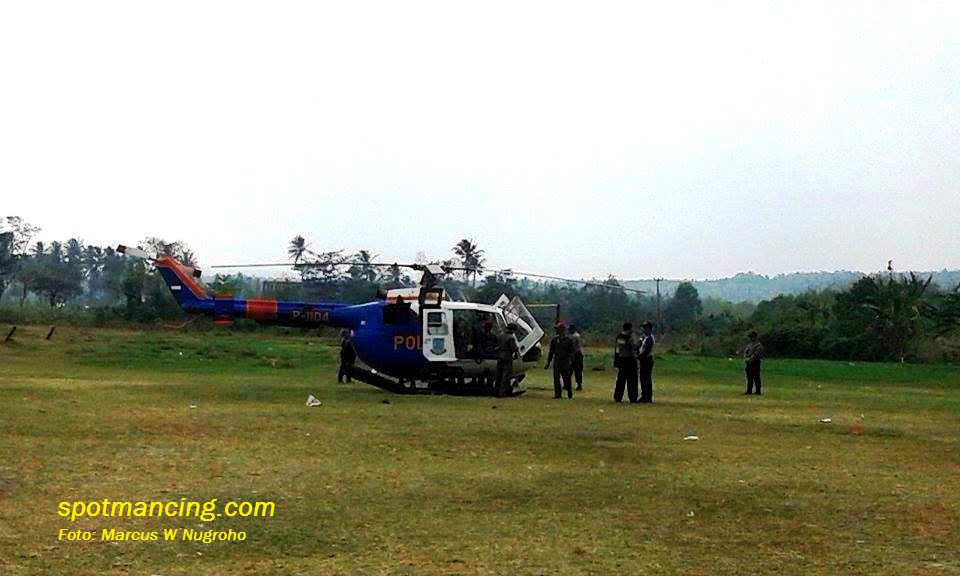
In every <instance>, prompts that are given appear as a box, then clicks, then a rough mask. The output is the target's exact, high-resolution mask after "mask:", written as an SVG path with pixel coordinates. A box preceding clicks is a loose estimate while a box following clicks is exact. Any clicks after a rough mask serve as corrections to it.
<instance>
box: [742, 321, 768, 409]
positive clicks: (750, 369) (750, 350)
mask: <svg viewBox="0 0 960 576" xmlns="http://www.w3.org/2000/svg"><path fill="white" fill-rule="evenodd" d="M748 336H749V338H750V343H749V344H747V347H746V348H744V349H743V363H744V371H745V372H746V373H747V391H746V394H753V388H754V386H756V388H757V396H759V395H760V364H761V363H762V362H763V344H761V343H760V339H759V337H758V336H757V333H756V332H755V331H752V330H751V331H750V334H749V335H748Z"/></svg>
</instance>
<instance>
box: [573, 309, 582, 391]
mask: <svg viewBox="0 0 960 576" xmlns="http://www.w3.org/2000/svg"><path fill="white" fill-rule="evenodd" d="M570 340H572V341H573V379H574V381H575V382H576V383H577V390H583V342H582V341H581V339H580V331H579V330H577V327H576V326H574V325H573V324H571V325H570Z"/></svg>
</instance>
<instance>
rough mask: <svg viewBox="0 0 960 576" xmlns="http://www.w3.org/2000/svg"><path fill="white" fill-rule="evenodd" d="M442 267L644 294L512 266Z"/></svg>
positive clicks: (619, 286)
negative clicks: (499, 267)
mask: <svg viewBox="0 0 960 576" xmlns="http://www.w3.org/2000/svg"><path fill="white" fill-rule="evenodd" d="M444 269H446V270H447V271H455V270H456V271H470V272H492V273H494V274H506V275H513V276H526V277H529V278H540V279H543V280H555V281H558V282H569V283H571V284H581V285H583V286H595V287H599V288H611V289H619V290H623V291H625V292H633V293H634V294H646V291H645V290H639V289H637V288H629V287H627V286H623V285H622V284H605V283H603V282H597V281H595V280H578V279H575V278H564V277H563V276H551V275H549V274H539V273H537V272H524V271H522V270H513V269H512V268H503V269H500V270H497V269H494V268H470V267H464V266H445V267H444Z"/></svg>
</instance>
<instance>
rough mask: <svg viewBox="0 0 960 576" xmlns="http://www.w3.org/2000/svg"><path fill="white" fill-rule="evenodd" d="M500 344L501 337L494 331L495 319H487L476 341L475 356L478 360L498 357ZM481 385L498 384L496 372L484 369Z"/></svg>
mask: <svg viewBox="0 0 960 576" xmlns="http://www.w3.org/2000/svg"><path fill="white" fill-rule="evenodd" d="M499 346H500V344H499V339H498V338H497V334H496V332H494V331H493V321H492V320H487V321H485V322H484V323H483V328H482V329H481V332H480V334H479V336H478V337H477V341H476V342H475V343H474V356H475V357H476V358H477V360H478V361H480V360H483V359H490V358H497V351H498V350H499ZM480 385H481V386H482V387H487V386H496V373H495V372H494V371H493V370H490V369H484V371H483V374H481V375H480Z"/></svg>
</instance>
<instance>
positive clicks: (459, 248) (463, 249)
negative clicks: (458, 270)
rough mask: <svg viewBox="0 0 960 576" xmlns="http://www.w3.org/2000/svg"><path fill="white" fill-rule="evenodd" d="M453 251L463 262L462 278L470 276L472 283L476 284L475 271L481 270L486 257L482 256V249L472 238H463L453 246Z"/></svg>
mask: <svg viewBox="0 0 960 576" xmlns="http://www.w3.org/2000/svg"><path fill="white" fill-rule="evenodd" d="M453 253H454V254H456V255H457V256H458V257H459V258H460V260H461V261H462V262H463V267H464V268H466V270H464V273H463V276H464V278H465V279H466V278H468V277H472V278H473V285H474V286H476V285H477V273H478V272H480V271H481V270H483V263H484V262H485V261H486V259H485V258H484V257H483V250H481V249H480V247H479V246H477V244H476V243H475V242H474V241H473V239H472V238H471V239H467V238H464V239H463V240H461V241H459V242H457V243H456V245H455V246H454V247H453Z"/></svg>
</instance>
